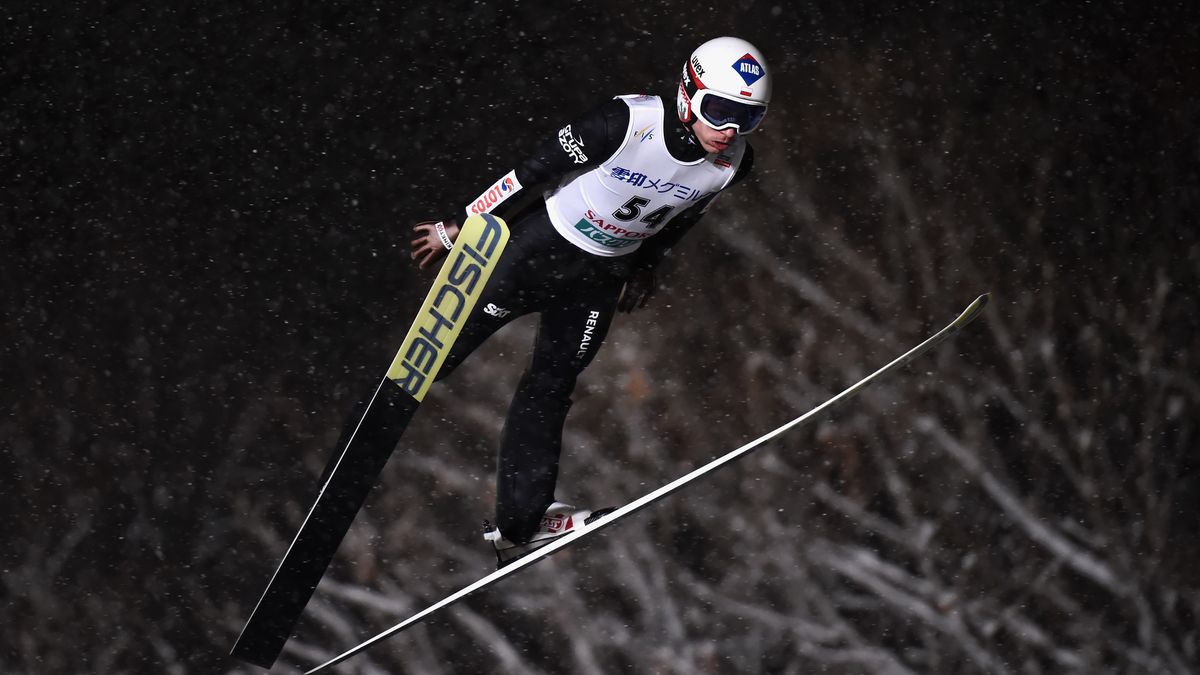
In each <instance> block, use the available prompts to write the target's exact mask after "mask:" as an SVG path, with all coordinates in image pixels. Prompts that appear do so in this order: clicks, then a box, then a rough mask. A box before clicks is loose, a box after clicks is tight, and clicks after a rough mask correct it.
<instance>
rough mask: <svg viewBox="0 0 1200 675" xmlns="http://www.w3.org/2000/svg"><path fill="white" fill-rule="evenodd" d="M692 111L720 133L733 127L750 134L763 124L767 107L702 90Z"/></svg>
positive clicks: (694, 98)
mask: <svg viewBox="0 0 1200 675" xmlns="http://www.w3.org/2000/svg"><path fill="white" fill-rule="evenodd" d="M692 110H693V111H694V112H695V113H696V116H697V117H698V118H700V120H701V121H702V122H704V123H705V124H707V125H708V126H710V127H712V128H713V129H716V130H717V131H720V130H722V129H728V128H730V127H733V128H735V129H737V132H738V133H739V134H748V133H750V132H751V131H754V129H755V128H757V127H758V125H759V124H761V123H762V120H763V117H764V116H765V115H766V114H767V106H765V105H763V104H761V103H746V102H744V101H735V100H733V99H731V98H725V97H724V96H722V95H721V94H718V93H716V92H714V91H712V90H710V89H701V90H700V91H698V92H696V95H695V96H694V97H692Z"/></svg>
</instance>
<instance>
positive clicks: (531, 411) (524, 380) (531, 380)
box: [496, 278, 620, 544]
mask: <svg viewBox="0 0 1200 675" xmlns="http://www.w3.org/2000/svg"><path fill="white" fill-rule="evenodd" d="M591 291H592V292H591V293H590V294H587V295H584V294H578V295H576V294H572V295H570V299H569V300H566V301H564V302H563V303H562V304H559V305H558V306H556V307H554V308H551V309H548V310H546V311H544V312H543V313H542V318H541V322H540V324H539V325H538V335H537V341H536V343H535V345H534V351H533V359H532V362H531V363H530V365H529V368H528V369H527V370H526V371H525V374H524V375H523V376H522V377H521V382H520V384H519V385H518V386H517V392H516V394H515V395H514V396H513V402H512V405H511V406H510V407H509V410H508V418H507V419H506V420H505V423H504V433H503V435H502V436H501V439H500V459H499V462H498V466H497V475H496V520H497V521H498V522H497V525H498V526H499V528H500V532H501V533H503V535H504V537H505V538H506V539H508V540H509V541H512V542H514V543H517V544H522V543H525V542H527V541H529V538H530V537H532V536H533V535H534V533H536V532H537V528H538V525H539V523H540V522H541V518H542V515H543V514H544V513H545V512H546V509H547V508H548V507H549V506H550V504H552V503H553V502H554V486H555V483H556V482H557V480H558V459H559V455H560V454H561V453H562V433H563V423H564V422H565V421H566V419H567V412H568V411H569V410H570V409H571V392H572V391H573V390H574V389H575V380H576V379H577V378H578V376H579V374H580V373H581V372H583V369H584V368H585V367H587V365H588V364H589V363H591V361H592V359H593V358H594V357H595V355H596V352H597V351H599V349H600V345H601V343H602V342H603V341H604V336H605V334H606V333H607V332H608V327H609V324H610V323H611V322H612V318H613V313H614V312H615V309H616V301H617V294H618V292H619V291H620V282H619V281H615V280H611V279H607V278H605V279H603V280H601V281H600V282H599V283H596V284H595V286H594V287H592V288H591Z"/></svg>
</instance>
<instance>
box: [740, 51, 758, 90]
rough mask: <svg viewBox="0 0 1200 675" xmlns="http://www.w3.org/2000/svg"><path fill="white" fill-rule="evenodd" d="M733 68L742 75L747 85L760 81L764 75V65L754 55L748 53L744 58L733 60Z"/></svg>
mask: <svg viewBox="0 0 1200 675" xmlns="http://www.w3.org/2000/svg"><path fill="white" fill-rule="evenodd" d="M733 70H734V72H736V73H737V74H738V75H740V76H741V78H742V81H743V82H745V83H746V86H747V87H749V86H750V85H752V84H754V83H755V82H758V81H759V80H761V79H762V76H763V67H762V64H760V63H759V62H758V61H757V60H756V59H755V58H754V57H753V56H751V55H750V54H746V55H745V56H743V57H742V58H740V59H738V60H737V61H734V62H733Z"/></svg>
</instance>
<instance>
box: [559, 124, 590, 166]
mask: <svg viewBox="0 0 1200 675" xmlns="http://www.w3.org/2000/svg"><path fill="white" fill-rule="evenodd" d="M558 144H559V145H561V146H562V149H563V152H565V153H567V154H568V155H570V156H571V159H573V160H575V163H576V164H586V163H587V161H588V158H587V155H585V154H583V140H582V139H580V138H577V137H576V136H575V134H574V133H572V132H571V125H570V124H568V125H567V126H565V127H563V128H562V129H559V130H558Z"/></svg>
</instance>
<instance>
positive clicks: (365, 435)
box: [231, 214, 508, 668]
mask: <svg viewBox="0 0 1200 675" xmlns="http://www.w3.org/2000/svg"><path fill="white" fill-rule="evenodd" d="M507 242H508V226H507V225H505V223H504V221H503V220H501V219H499V218H496V217H495V216H492V215H490V214H482V215H477V216H472V217H470V218H468V219H467V220H466V222H465V223H463V227H462V230H461V231H460V232H459V236H458V241H457V242H456V243H455V245H454V248H453V249H451V251H450V254H449V255H448V256H447V258H446V261H445V262H444V263H443V264H442V268H441V270H440V271H439V272H438V275H437V277H436V278H435V279H434V282H433V287H432V288H431V289H430V291H429V294H428V295H427V296H426V298H425V302H424V304H423V305H422V306H421V309H420V311H419V312H417V317H416V319H415V320H414V321H413V324H412V326H411V327H410V328H409V331H408V334H407V335H406V336H405V338H404V342H403V343H402V344H401V346H400V350H399V351H398V352H397V353H396V356H395V358H394V359H393V360H392V363H391V366H390V367H389V368H388V371H387V375H386V376H385V377H384V378H383V380H382V381H381V382H380V383H379V387H378V388H377V389H376V390H375V394H374V395H373V396H372V397H371V400H370V401H369V402H368V404H367V407H366V410H365V411H364V412H363V415H362V418H361V419H360V421H359V422H358V425H357V426H356V427H355V429H354V431H353V433H352V434H351V435H350V437H349V439H348V441H347V442H346V444H345V446H344V447H342V448H338V450H337V452H338V453H340V454H335V456H334V458H333V459H331V461H330V463H329V465H328V467H327V469H326V476H325V479H324V483H323V485H322V487H321V490H320V492H319V493H318V494H317V498H316V500H315V501H314V502H313V505H312V508H311V509H310V510H309V512H308V516H307V517H306V518H305V520H304V523H303V524H301V526H300V529H299V530H298V531H297V532H296V537H295V539H293V540H292V543H291V545H290V546H289V547H288V550H287V552H286V553H284V556H283V560H282V561H281V562H280V563H279V567H278V568H277V569H276V571H275V574H274V575H273V576H272V577H271V581H270V582H269V583H268V584H267V588H266V590H265V591H264V592H263V595H262V597H261V599H260V600H259V601H258V605H257V606H256V607H255V608H254V611H253V612H252V613H251V614H250V618H249V619H248V620H247V622H246V626H245V627H244V628H243V629H242V633H241V635H239V636H238V639H237V642H236V643H235V644H234V646H233V650H232V652H231V653H232V655H233V656H235V657H237V658H239V659H241V660H243V661H246V662H248V663H252V664H254V665H256V666H260V667H263V668H270V667H271V666H272V665H273V664H274V663H275V660H276V659H277V658H278V657H279V652H280V651H282V650H283V645H284V643H286V642H287V639H288V637H289V636H290V635H291V632H292V628H293V627H294V626H295V625H296V621H297V620H298V619H299V618H300V614H301V613H302V612H303V611H304V607H305V605H307V604H308V600H309V598H311V597H312V594H313V591H314V590H316V588H317V584H318V583H319V582H320V581H321V577H322V576H324V574H325V569H326V568H327V567H329V563H330V562H331V561H332V560H333V556H334V555H335V554H336V553H337V549H338V547H339V546H340V545H341V543H342V539H343V538H344V537H345V535H346V532H347V531H349V529H350V525H351V524H352V523H353V522H354V518H355V516H356V515H357V514H358V511H359V509H361V508H362V505H363V503H364V502H365V501H366V499H367V494H368V493H369V492H370V490H371V486H372V485H374V483H375V481H376V479H377V478H378V477H379V472H380V471H382V470H383V467H384V465H385V464H387V460H388V458H389V457H391V454H392V451H393V449H394V448H395V447H396V444H397V443H399V442H400V437H401V435H402V434H403V433H404V429H405V428H406V427H407V426H408V423H409V421H410V420H411V419H412V417H413V415H414V414H415V413H416V411H417V408H418V406H420V404H421V401H422V400H423V399H424V397H425V394H426V393H427V392H428V391H429V387H430V385H431V384H432V383H433V380H434V379H435V378H436V376H437V373H438V370H439V369H440V368H441V366H442V363H443V362H444V361H445V358H446V355H447V353H449V351H450V348H451V347H452V346H453V345H454V342H455V340H456V339H457V338H458V334H459V331H460V330H461V329H462V326H463V324H464V323H466V321H467V318H468V317H469V316H470V315H471V311H472V309H473V308H474V306H475V304H476V302H477V301H478V300H479V296H480V295H482V293H483V288H484V287H485V286H486V284H487V281H488V279H489V278H490V277H491V274H492V271H493V270H495V267H496V263H497V261H498V260H499V258H500V255H501V254H502V253H503V251H504V247H505V245H506V244H507Z"/></svg>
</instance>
